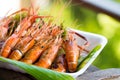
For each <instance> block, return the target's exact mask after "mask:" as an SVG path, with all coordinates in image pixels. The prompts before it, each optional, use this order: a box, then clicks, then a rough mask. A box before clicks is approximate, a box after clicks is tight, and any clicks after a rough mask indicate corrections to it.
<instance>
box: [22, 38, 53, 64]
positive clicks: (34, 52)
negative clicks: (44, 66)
mask: <svg viewBox="0 0 120 80" xmlns="http://www.w3.org/2000/svg"><path fill="white" fill-rule="evenodd" d="M51 42H52V40H50V41H49V40H46V41H44V42H43V41H42V42H41V43H39V44H37V45H35V46H34V47H33V48H32V49H31V50H29V51H28V52H27V53H26V54H25V56H24V57H23V58H22V59H21V60H20V61H22V62H25V63H28V64H32V63H34V62H35V61H36V60H37V59H38V58H39V57H40V55H41V54H42V52H43V51H45V50H46V49H47V48H48V46H49V44H51Z"/></svg>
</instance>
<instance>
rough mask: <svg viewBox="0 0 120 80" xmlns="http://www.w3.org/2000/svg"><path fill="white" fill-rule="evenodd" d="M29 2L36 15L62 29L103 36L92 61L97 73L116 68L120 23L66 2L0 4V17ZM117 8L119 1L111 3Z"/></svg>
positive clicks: (42, 0) (40, 0) (14, 0)
mask: <svg viewBox="0 0 120 80" xmlns="http://www.w3.org/2000/svg"><path fill="white" fill-rule="evenodd" d="M30 1H31V2H32V3H33V4H34V6H36V7H38V6H39V7H40V11H42V13H40V14H49V15H52V16H55V17H56V18H59V19H60V21H61V22H63V25H64V26H67V27H71V28H74V29H78V30H82V31H87V32H92V33H96V34H100V35H103V36H105V37H106V38H107V39H108V43H107V45H106V46H105V48H104V49H103V51H102V52H101V53H100V55H99V56H98V57H97V59H96V60H95V61H94V63H93V65H95V66H96V67H98V68H100V69H105V68H113V67H114V68H119V67H120V21H119V20H116V19H114V18H112V17H110V16H108V15H106V14H104V13H98V12H95V11H93V10H90V9H88V8H86V7H83V6H80V5H79V4H77V3H73V4H71V1H70V0H0V17H3V16H6V13H7V14H10V13H11V12H13V11H15V10H16V9H20V8H21V7H28V6H29V5H30ZM112 1H115V2H117V3H119V4H120V0H112Z"/></svg>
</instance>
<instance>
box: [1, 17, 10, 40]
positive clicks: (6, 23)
mask: <svg viewBox="0 0 120 80" xmlns="http://www.w3.org/2000/svg"><path fill="white" fill-rule="evenodd" d="M10 21H11V18H3V19H2V20H0V41H1V40H4V39H5V38H6V35H7V32H8V29H9V23H10Z"/></svg>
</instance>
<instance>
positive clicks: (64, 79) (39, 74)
mask: <svg viewBox="0 0 120 80" xmlns="http://www.w3.org/2000/svg"><path fill="white" fill-rule="evenodd" d="M0 61H2V62H7V63H10V64H12V65H14V66H16V67H19V68H20V69H22V70H24V71H25V72H26V73H28V74H30V75H31V76H33V77H34V78H36V80H75V79H74V78H73V77H72V76H70V75H68V74H64V73H60V72H56V71H53V70H50V69H45V68H40V67H37V66H34V65H29V64H26V63H23V62H19V61H15V60H11V59H7V58H4V57H0Z"/></svg>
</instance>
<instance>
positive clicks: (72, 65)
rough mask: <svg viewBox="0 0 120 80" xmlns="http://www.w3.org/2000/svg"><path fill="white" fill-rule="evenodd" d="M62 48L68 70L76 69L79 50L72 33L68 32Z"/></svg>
mask: <svg viewBox="0 0 120 80" xmlns="http://www.w3.org/2000/svg"><path fill="white" fill-rule="evenodd" d="M64 50H65V52H66V60H67V65H68V70H69V71H70V72H74V71H76V68H77V64H78V58H79V55H80V52H79V48H78V46H77V42H76V40H75V38H74V37H73V34H72V33H68V40H66V41H65V42H64Z"/></svg>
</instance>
